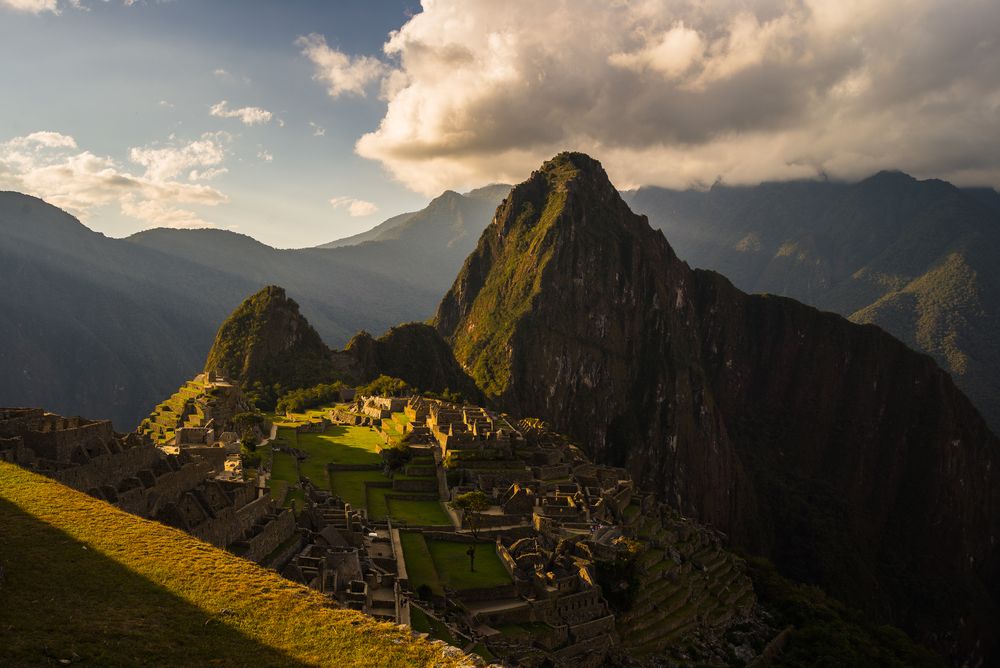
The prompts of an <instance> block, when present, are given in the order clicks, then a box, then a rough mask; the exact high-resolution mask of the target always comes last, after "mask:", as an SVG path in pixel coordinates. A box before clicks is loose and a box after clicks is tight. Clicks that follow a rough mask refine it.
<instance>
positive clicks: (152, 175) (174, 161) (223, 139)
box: [129, 132, 229, 181]
mask: <svg viewBox="0 0 1000 668" xmlns="http://www.w3.org/2000/svg"><path fill="white" fill-rule="evenodd" d="M228 141H229V135H228V134H226V133H224V132H208V133H205V134H203V135H202V136H201V138H200V139H198V140H196V141H193V142H189V143H187V144H182V145H179V146H178V145H168V146H158V147H149V146H144V147H137V148H133V149H132V150H131V151H129V160H131V161H132V162H134V163H136V164H137V165H142V166H143V167H145V168H146V177H147V178H149V179H151V180H153V181H166V180H168V179H172V178H174V177H176V176H177V175H178V174H180V173H181V172H185V171H187V170H189V169H191V168H192V167H212V166H214V165H218V164H219V163H221V162H222V161H223V159H224V158H225V157H226V149H225V144H226V143H227V142H228Z"/></svg>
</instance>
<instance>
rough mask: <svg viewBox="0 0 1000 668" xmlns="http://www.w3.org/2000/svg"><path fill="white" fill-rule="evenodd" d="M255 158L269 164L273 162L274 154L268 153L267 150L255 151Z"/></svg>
mask: <svg viewBox="0 0 1000 668" xmlns="http://www.w3.org/2000/svg"><path fill="white" fill-rule="evenodd" d="M257 157H258V158H260V159H261V160H263V161H264V162H271V161H272V160H274V154H273V153H271V152H270V151H268V150H267V149H263V148H262V149H261V150H259V151H257Z"/></svg>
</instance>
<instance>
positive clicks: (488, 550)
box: [407, 540, 511, 590]
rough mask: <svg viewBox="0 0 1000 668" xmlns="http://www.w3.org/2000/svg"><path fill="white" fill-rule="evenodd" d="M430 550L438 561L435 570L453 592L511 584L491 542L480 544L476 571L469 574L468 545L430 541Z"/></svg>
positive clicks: (428, 543)
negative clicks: (454, 590) (455, 590)
mask: <svg viewBox="0 0 1000 668" xmlns="http://www.w3.org/2000/svg"><path fill="white" fill-rule="evenodd" d="M427 548H428V549H429V550H430V553H431V557H432V558H433V559H434V567H435V569H436V570H437V573H438V577H439V578H440V579H441V582H442V583H443V584H446V585H448V586H449V587H451V588H452V589H458V590H462V589H477V588H479V587H495V586H498V585H505V584H510V583H511V579H510V575H509V574H508V573H507V570H506V569H505V568H504V567H503V564H502V563H501V562H500V557H498V556H497V553H496V547H495V546H494V545H493V544H491V543H480V544H478V545H476V570H475V572H470V571H469V556H468V555H467V554H466V553H465V552H466V550H468V549H469V545H468V544H467V543H452V542H450V541H445V540H429V541H427ZM407 567H409V562H407Z"/></svg>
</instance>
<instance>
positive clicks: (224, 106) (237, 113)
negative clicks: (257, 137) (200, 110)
mask: <svg viewBox="0 0 1000 668" xmlns="http://www.w3.org/2000/svg"><path fill="white" fill-rule="evenodd" d="M208 113H209V114H211V115H212V116H215V117H216V118H238V119H240V121H241V122H242V123H243V125H248V126H249V125H263V124H265V123H270V122H271V117H272V116H273V114H272V113H271V112H270V111H268V110H267V109H261V108H260V107H240V108H239V109H230V108H229V102H227V101H226V100H223V101H222V102H219V103H218V104H213V105H212V106H211V108H209V110H208ZM281 125H284V123H281Z"/></svg>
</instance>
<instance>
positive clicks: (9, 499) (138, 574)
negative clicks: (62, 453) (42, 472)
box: [0, 462, 470, 667]
mask: <svg viewBox="0 0 1000 668" xmlns="http://www.w3.org/2000/svg"><path fill="white" fill-rule="evenodd" d="M0 526H2V527H3V533H2V537H0V565H2V566H3V570H2V571H0V572H2V573H3V575H2V576H0V591H2V593H3V602H4V603H3V605H2V606H0V664H3V665H17V666H33V665H52V664H56V663H62V664H69V663H87V664H90V665H114V666H118V665H121V666H125V665H157V666H191V665H219V666H243V665H255V666H318V665H326V666H329V665H340V666H352V665H369V666H371V665H378V666H442V667H448V666H462V665H469V663H470V660H469V659H468V658H466V657H465V656H464V655H463V654H462V653H461V652H460V651H458V650H454V649H451V648H444V647H442V646H441V645H436V644H433V643H430V642H427V641H424V640H420V639H418V638H415V637H414V636H412V635H411V634H410V633H409V632H408V631H405V630H401V629H400V628H399V627H397V626H395V625H393V624H387V623H382V622H377V621H375V620H374V619H373V618H371V617H368V616H366V615H363V614H361V613H358V612H354V611H351V610H342V609H334V608H331V607H330V602H329V599H327V598H325V597H323V596H322V595H320V594H319V593H317V592H314V591H311V590H309V589H307V588H306V587H302V586H299V585H296V584H294V583H292V582H289V581H288V580H285V579H283V578H281V577H279V576H278V575H277V574H276V573H274V572H272V571H268V570H265V569H263V568H260V567H258V566H256V565H255V564H253V563H250V562H248V561H245V560H243V559H240V558H239V557H236V556H234V555H232V554H229V553H227V552H224V551H222V550H219V549H216V548H214V547H212V546H210V545H208V544H206V543H203V542H201V541H199V540H196V539H194V538H192V537H190V536H188V535H187V534H185V533H183V532H181V531H178V530H175V529H171V528H168V527H165V526H163V525H161V524H158V523H156V522H150V521H147V520H143V519H141V518H139V517H136V516H134V515H130V514H127V513H124V512H122V511H120V510H117V509H116V508H114V507H112V506H110V505H108V504H107V503H104V502H102V501H98V500H96V499H93V498H91V497H89V496H87V495H85V494H82V493H80V492H76V491H74V490H72V489H70V488H68V487H65V486H63V485H60V484H58V483H56V482H54V481H52V480H49V479H47V478H44V477H42V476H39V475H36V474H33V473H30V472H28V471H26V470H24V469H21V468H19V467H16V466H14V465H12V464H7V463H3V462H0ZM68 583H72V584H71V585H68ZM84 611H85V614H84Z"/></svg>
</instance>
